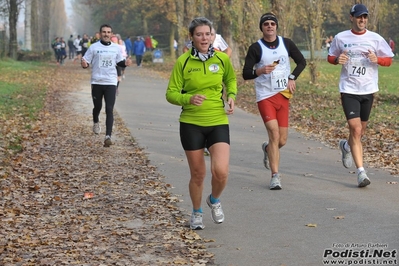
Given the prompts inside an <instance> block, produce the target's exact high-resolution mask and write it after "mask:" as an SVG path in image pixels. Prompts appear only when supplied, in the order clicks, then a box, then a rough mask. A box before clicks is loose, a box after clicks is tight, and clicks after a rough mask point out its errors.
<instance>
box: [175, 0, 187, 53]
mask: <svg viewBox="0 0 399 266" xmlns="http://www.w3.org/2000/svg"><path fill="white" fill-rule="evenodd" d="M183 14H184V0H176V21H177V22H176V30H177V36H178V38H177V51H176V54H177V56H180V55H181V54H182V52H183V50H182V48H183V47H184V45H185V42H186V36H187V30H185V28H186V27H185V25H184V19H185V18H184V15H183Z"/></svg>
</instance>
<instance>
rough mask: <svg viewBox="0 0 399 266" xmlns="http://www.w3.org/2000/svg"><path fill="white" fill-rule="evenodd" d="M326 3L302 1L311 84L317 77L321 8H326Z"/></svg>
mask: <svg viewBox="0 0 399 266" xmlns="http://www.w3.org/2000/svg"><path fill="white" fill-rule="evenodd" d="M326 5H327V3H325V2H323V1H314V0H307V1H306V2H304V10H305V14H306V16H307V20H306V26H307V31H308V34H309V39H308V46H309V52H310V58H309V60H308V67H309V70H310V79H311V82H312V83H313V84H317V77H318V70H317V67H318V64H319V62H320V58H319V57H318V56H317V53H318V52H319V51H320V50H321V46H322V40H321V34H322V30H323V29H322V28H321V26H320V25H321V24H322V23H323V13H322V12H323V10H324V9H325V8H326Z"/></svg>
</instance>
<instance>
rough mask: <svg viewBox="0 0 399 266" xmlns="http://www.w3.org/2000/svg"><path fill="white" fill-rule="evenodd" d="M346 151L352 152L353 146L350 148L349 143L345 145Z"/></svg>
mask: <svg viewBox="0 0 399 266" xmlns="http://www.w3.org/2000/svg"><path fill="white" fill-rule="evenodd" d="M344 149H345V150H346V151H347V152H351V146H349V143H348V141H346V142H345V144H344Z"/></svg>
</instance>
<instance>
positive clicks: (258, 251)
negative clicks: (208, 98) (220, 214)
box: [115, 66, 399, 266]
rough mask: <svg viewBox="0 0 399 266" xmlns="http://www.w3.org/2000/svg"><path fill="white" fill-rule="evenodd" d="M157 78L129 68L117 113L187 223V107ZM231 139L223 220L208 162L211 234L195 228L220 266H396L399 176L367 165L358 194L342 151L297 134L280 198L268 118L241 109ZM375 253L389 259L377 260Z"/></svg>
mask: <svg viewBox="0 0 399 266" xmlns="http://www.w3.org/2000/svg"><path fill="white" fill-rule="evenodd" d="M149 71H151V70H148V69H145V67H143V68H139V67H135V66H133V67H129V68H127V69H126V79H125V80H123V81H122V82H121V84H120V89H119V91H120V92H119V96H118V97H117V102H116V107H115V109H116V111H117V112H118V114H119V115H120V116H121V118H122V119H123V120H124V122H125V124H126V125H127V127H128V129H129V130H130V131H131V134H132V136H133V137H134V139H135V140H136V141H137V142H138V143H139V145H140V146H141V147H143V148H145V150H146V152H147V153H148V157H149V159H150V161H151V164H152V165H155V166H157V168H158V170H159V172H160V173H161V174H162V175H164V176H165V177H166V182H167V183H169V184H171V185H172V187H173V188H172V189H171V192H172V193H173V194H176V195H179V196H180V199H181V202H180V203H179V206H180V207H181V209H182V210H184V211H185V213H186V214H187V219H189V218H190V214H191V201H190V197H189V194H188V181H189V170H188V164H187V160H186V158H185V155H184V152H183V149H182V147H181V144H180V139H179V133H178V130H179V123H178V118H179V114H180V107H179V106H174V105H171V104H169V103H168V102H167V101H166V100H165V91H166V87H167V82H168V81H167V80H166V79H163V78H161V77H157V76H156V75H153V74H151V75H149V74H150V72H149ZM299 89H300V88H299ZM230 135H231V156H230V174H229V181H228V184H227V187H226V189H225V191H224V192H223V194H222V197H221V202H222V206H223V210H224V213H225V222H223V223H222V224H215V223H213V222H212V220H211V217H210V209H209V208H208V206H207V205H206V202H205V198H206V196H207V195H208V194H209V193H210V180H211V176H210V172H209V157H207V159H206V161H207V166H208V174H207V178H206V181H205V183H206V185H205V190H204V195H203V200H202V201H203V210H204V224H205V229H204V230H202V231H197V232H198V234H199V235H200V236H201V237H202V238H204V239H207V240H214V241H213V242H209V244H208V246H207V248H208V250H209V252H212V253H214V254H215V263H216V264H217V265H239V266H241V265H262V266H263V265H266V266H274V265H276V266H277V265H279V266H281V265H287V266H291V265H307V266H309V265H310V266H311V265H315V266H316V265H330V264H327V263H332V262H331V260H329V259H336V260H342V263H346V264H341V265H348V264H349V263H352V265H378V263H379V262H381V261H382V260H385V261H389V260H392V261H391V263H390V264H385V265H397V263H398V259H397V256H398V255H397V251H399V211H398V203H399V193H398V189H399V184H392V182H398V181H399V178H398V177H395V176H392V175H390V174H389V173H388V172H387V171H384V170H382V169H370V168H367V165H366V169H367V171H368V175H369V177H370V179H371V185H369V186H368V187H365V188H358V187H357V178H356V174H355V168H354V167H353V168H351V169H346V168H344V167H343V166H342V162H341V153H340V151H339V149H338V147H336V148H329V147H327V146H326V145H324V144H322V143H321V142H319V141H316V140H310V139H307V138H305V137H304V136H303V135H302V134H300V133H298V132H296V131H295V130H292V129H290V132H289V137H288V142H287V145H286V146H285V147H283V148H282V150H281V163H280V173H281V175H282V186H283V189H282V190H278V191H272V190H269V189H268V185H269V181H270V171H269V170H267V169H265V168H264V166H263V162H262V160H263V153H262V150H261V144H262V142H263V141H265V140H267V134H266V130H265V128H264V125H263V123H262V121H261V119H260V117H259V116H257V115H254V114H249V113H247V112H245V111H243V110H240V109H237V108H236V110H235V113H234V115H232V116H230ZM337 143H338V140H337ZM367 250H368V251H367ZM374 250H378V251H377V253H378V252H381V250H382V251H383V252H388V253H384V256H385V258H383V259H380V258H378V257H377V258H375V257H372V256H371V255H375V254H374V253H373V252H375V251H374ZM356 252H358V253H356ZM395 252H396V253H395ZM356 254H357V256H356ZM362 254H363V255H362ZM323 255H329V256H327V257H323ZM377 255H378V254H377ZM365 256H366V257H365ZM372 259H374V262H373V261H371V260H372ZM355 260H356V261H355ZM360 260H363V261H360ZM366 260H367V261H366ZM377 260H378V261H377ZM395 260H396V264H395ZM362 262H364V263H365V264H361V263H362ZM337 263H338V262H337ZM367 263H368V264H367Z"/></svg>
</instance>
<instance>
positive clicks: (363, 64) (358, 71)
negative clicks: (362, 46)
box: [348, 57, 369, 78]
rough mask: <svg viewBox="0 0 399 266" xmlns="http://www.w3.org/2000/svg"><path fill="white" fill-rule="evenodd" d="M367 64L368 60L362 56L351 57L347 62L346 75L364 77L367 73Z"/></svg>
mask: <svg viewBox="0 0 399 266" xmlns="http://www.w3.org/2000/svg"><path fill="white" fill-rule="evenodd" d="M368 66H369V61H368V59H367V58H364V57H354V58H353V57H351V58H350V59H349V63H348V76H349V77H358V78H359V77H364V76H365V75H366V74H368V73H367V72H368V69H367V67H368Z"/></svg>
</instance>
